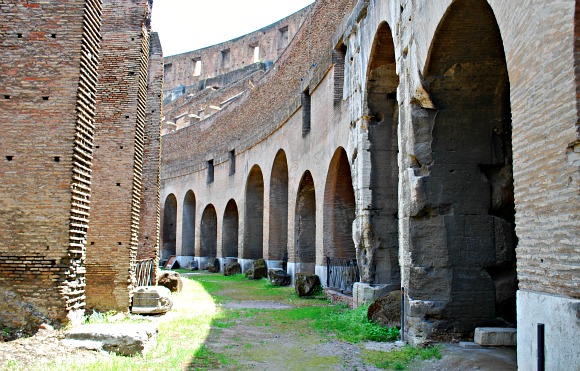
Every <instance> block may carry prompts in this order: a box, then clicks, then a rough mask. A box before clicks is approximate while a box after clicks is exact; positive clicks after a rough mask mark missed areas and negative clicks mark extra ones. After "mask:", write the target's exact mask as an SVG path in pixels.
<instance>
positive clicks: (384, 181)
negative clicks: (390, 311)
mask: <svg viewBox="0 0 580 371" xmlns="http://www.w3.org/2000/svg"><path fill="white" fill-rule="evenodd" d="M398 86H399V77H398V76H397V72H396V61H395V47H394V44H393V37H392V35H391V30H390V28H389V26H388V25H387V24H386V23H382V24H381V25H380V27H379V29H378V30H377V34H376V36H375V40H374V42H373V48H372V53H371V59H370V64H369V72H368V80H367V105H368V111H369V116H370V117H371V119H370V122H369V124H370V125H369V141H370V142H371V148H370V152H371V169H372V170H371V190H372V207H371V210H370V218H371V223H372V226H373V231H374V233H375V237H376V238H377V239H378V242H379V244H378V246H379V248H378V251H377V256H376V258H375V261H374V264H375V267H371V271H374V272H375V273H374V279H373V282H374V283H396V282H399V281H400V268H399V263H398V252H399V218H398V207H399V206H398V204H399V201H398V186H399V166H398V162H397V161H398V159H397V155H398V152H399V148H398V140H397V138H398V137H397V127H398V122H399V104H398V102H397V87H398Z"/></svg>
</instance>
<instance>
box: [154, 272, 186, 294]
mask: <svg viewBox="0 0 580 371" xmlns="http://www.w3.org/2000/svg"><path fill="white" fill-rule="evenodd" d="M158 284H159V286H164V287H167V288H168V289H169V290H170V291H171V292H181V289H182V288H183V281H182V280H181V276H180V275H179V273H177V272H163V273H162V274H161V275H160V276H159V281H158Z"/></svg>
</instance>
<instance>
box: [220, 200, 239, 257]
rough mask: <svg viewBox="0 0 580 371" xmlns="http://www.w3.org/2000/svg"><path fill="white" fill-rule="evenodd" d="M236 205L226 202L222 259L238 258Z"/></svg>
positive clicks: (232, 202)
mask: <svg viewBox="0 0 580 371" xmlns="http://www.w3.org/2000/svg"><path fill="white" fill-rule="evenodd" d="M238 224H239V216H238V205H237V204H236V201H234V200H233V199H231V200H229V201H228V204H227V205H226V210H225V211H224V225H223V229H222V257H223V258H237V257H238Z"/></svg>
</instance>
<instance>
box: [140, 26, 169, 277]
mask: <svg viewBox="0 0 580 371" xmlns="http://www.w3.org/2000/svg"><path fill="white" fill-rule="evenodd" d="M148 80H149V81H148V84H147V85H148V89H147V115H146V124H145V143H144V144H145V150H144V153H143V158H144V165H143V176H142V185H143V190H142V193H141V206H140V214H141V217H140V223H139V232H140V233H139V249H138V252H137V259H154V262H155V266H157V260H158V258H159V257H158V253H159V170H160V166H161V157H160V155H161V152H160V151H161V134H160V133H161V115H162V107H161V99H162V98H161V94H162V88H163V51H162V49H161V43H160V41H159V36H158V35H157V33H156V32H153V33H152V34H151V41H150V47H149V70H148Z"/></svg>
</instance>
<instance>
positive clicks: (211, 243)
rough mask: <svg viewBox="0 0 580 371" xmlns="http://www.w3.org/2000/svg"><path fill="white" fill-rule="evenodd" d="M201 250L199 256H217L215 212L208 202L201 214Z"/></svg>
mask: <svg viewBox="0 0 580 371" xmlns="http://www.w3.org/2000/svg"><path fill="white" fill-rule="evenodd" d="M200 232H201V251H200V256H201V257H203V258H207V260H208V262H210V264H211V259H214V258H215V257H216V256H217V213H216V211H215V207H214V206H213V205H212V204H209V205H207V206H206V207H205V210H203V214H202V215H201V231H200Z"/></svg>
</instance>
